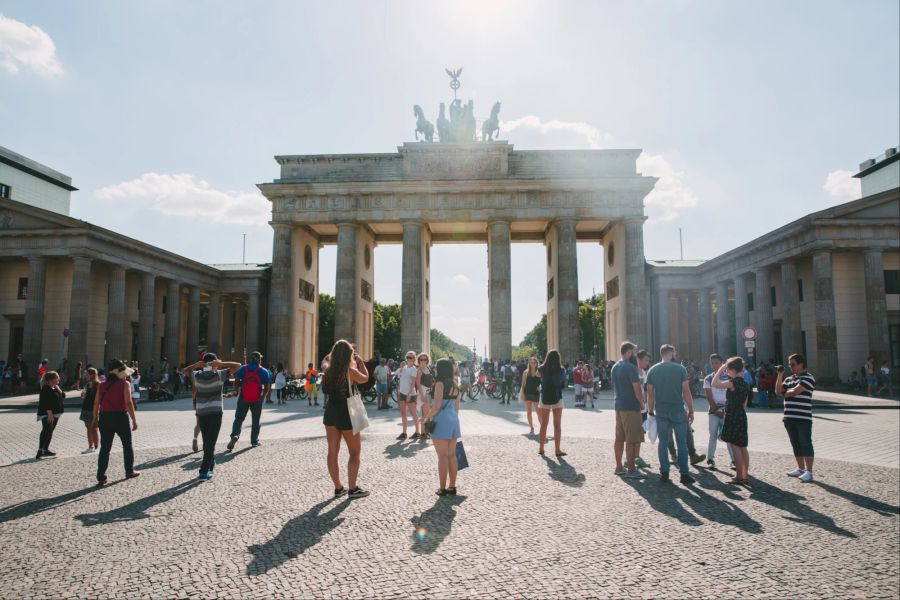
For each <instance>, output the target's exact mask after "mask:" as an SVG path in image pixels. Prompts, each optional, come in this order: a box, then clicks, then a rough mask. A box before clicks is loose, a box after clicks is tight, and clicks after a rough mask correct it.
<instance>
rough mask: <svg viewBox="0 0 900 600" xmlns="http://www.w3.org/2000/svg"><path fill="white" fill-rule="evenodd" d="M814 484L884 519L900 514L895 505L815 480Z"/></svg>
mask: <svg viewBox="0 0 900 600" xmlns="http://www.w3.org/2000/svg"><path fill="white" fill-rule="evenodd" d="M813 483H815V485H817V486H819V487H820V488H822V489H823V490H825V491H826V492H829V493H832V494H834V495H835V496H840V497H841V498H843V499H844V500H849V501H850V502H852V503H853V504H855V505H857V506H859V507H860V508H865V509H868V510H871V511H873V512H876V513H878V514H879V515H882V516H884V517H892V516H894V515H897V514H900V506H894V505H893V504H888V503H886V502H882V501H880V500H876V499H874V498H870V497H869V496H863V495H862V494H857V493H855V492H851V491H848V490H842V489H841V488H837V487H834V486H833V485H828V484H827V483H823V482H822V481H819V480H814V482H813Z"/></svg>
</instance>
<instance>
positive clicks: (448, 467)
mask: <svg viewBox="0 0 900 600" xmlns="http://www.w3.org/2000/svg"><path fill="white" fill-rule="evenodd" d="M425 419H426V421H428V420H430V421H433V422H434V431H432V432H431V440H432V442H434V449H435V451H436V452H437V455H438V480H439V481H440V485H441V487H440V488H439V489H438V491H437V492H435V493H436V494H437V495H438V496H446V495H448V494H449V495H451V496H455V495H456V470H457V465H456V440H457V439H459V436H460V432H459V388H457V387H456V382H455V380H454V377H453V363H452V362H451V361H450V359H449V358H442V359H440V360H439V361H437V364H436V365H435V377H434V383H433V384H432V386H431V406H429V407H428V410H427V412H426V414H425ZM448 478H449V480H450V481H449V484H450V485H447V483H448V481H447V480H448Z"/></svg>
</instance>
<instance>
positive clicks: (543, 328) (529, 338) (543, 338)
mask: <svg viewBox="0 0 900 600" xmlns="http://www.w3.org/2000/svg"><path fill="white" fill-rule="evenodd" d="M519 346H530V347H532V348H534V349H535V352H536V354H537V357H538V359H543V358H544V355H545V354H547V315H546V314H543V315H541V320H540V321H538V324H537V325H535V326H534V327H532V328H531V331H529V332H528V333H526V334H525V337H523V338H522V342H521V343H520V344H519Z"/></svg>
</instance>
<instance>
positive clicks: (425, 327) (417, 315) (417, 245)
mask: <svg viewBox="0 0 900 600" xmlns="http://www.w3.org/2000/svg"><path fill="white" fill-rule="evenodd" d="M430 245H431V234H430V232H429V230H428V228H427V227H426V226H425V224H424V223H420V222H417V221H416V222H406V223H403V273H402V277H403V281H402V283H401V286H402V287H401V305H400V316H401V323H400V346H401V351H402V352H408V351H410V350H413V351H416V352H430V351H431V329H430V328H431V323H430V321H431V317H430V308H429V307H430V305H431V299H430V298H429V297H428V296H430V295H431V290H430V288H431V285H430V284H429V279H430V272H431V267H430V262H431V259H430V254H431V251H430V250H428V248H429V246H430Z"/></svg>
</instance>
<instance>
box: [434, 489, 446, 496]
mask: <svg viewBox="0 0 900 600" xmlns="http://www.w3.org/2000/svg"><path fill="white" fill-rule="evenodd" d="M435 495H437V496H442V497H443V496H446V495H447V490H445V489H444V488H441V489H439V490H438V491H436V492H435Z"/></svg>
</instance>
